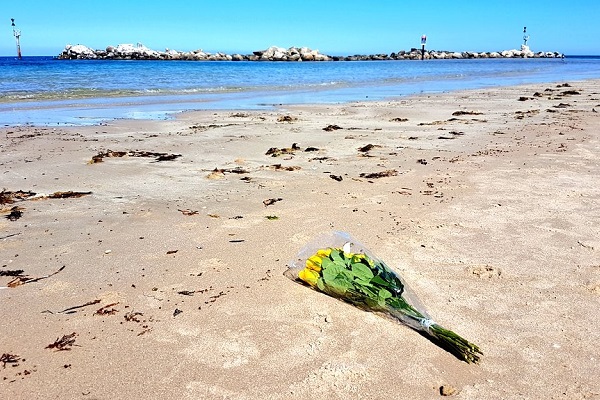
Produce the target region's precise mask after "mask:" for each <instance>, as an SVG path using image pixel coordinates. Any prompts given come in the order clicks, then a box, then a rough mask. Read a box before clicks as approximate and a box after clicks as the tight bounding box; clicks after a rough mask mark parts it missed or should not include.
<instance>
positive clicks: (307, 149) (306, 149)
mask: <svg viewBox="0 0 600 400" xmlns="http://www.w3.org/2000/svg"><path fill="white" fill-rule="evenodd" d="M304 151H305V152H306V153H310V152H311V151H319V149H318V148H317V147H307V148H305V149H304Z"/></svg>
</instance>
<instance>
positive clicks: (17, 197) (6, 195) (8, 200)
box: [0, 189, 36, 204]
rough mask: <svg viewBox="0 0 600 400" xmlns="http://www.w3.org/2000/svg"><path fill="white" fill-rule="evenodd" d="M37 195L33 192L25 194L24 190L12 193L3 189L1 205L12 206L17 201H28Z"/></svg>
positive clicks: (0, 195) (0, 194)
mask: <svg viewBox="0 0 600 400" xmlns="http://www.w3.org/2000/svg"><path fill="white" fill-rule="evenodd" d="M35 195H36V193H34V192H32V191H26V192H25V191H23V190H17V191H16V192H11V191H7V190H6V189H3V190H2V192H0V204H12V203H15V202H17V201H23V200H27V199H28V198H30V197H33V196H35Z"/></svg>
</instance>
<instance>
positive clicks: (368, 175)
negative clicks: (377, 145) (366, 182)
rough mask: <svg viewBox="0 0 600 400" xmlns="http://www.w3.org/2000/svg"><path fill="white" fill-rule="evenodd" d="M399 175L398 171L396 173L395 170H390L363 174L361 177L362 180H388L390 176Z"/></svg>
mask: <svg viewBox="0 0 600 400" xmlns="http://www.w3.org/2000/svg"><path fill="white" fill-rule="evenodd" d="M396 175H398V171H396V170H395V169H388V170H386V171H381V172H370V173H367V172H363V173H361V174H360V175H359V176H360V177H361V178H365V179H377V178H386V177H388V176H396Z"/></svg>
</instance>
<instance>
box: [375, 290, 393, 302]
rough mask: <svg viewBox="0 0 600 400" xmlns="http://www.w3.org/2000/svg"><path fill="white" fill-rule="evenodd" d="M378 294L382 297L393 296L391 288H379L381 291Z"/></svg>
mask: <svg viewBox="0 0 600 400" xmlns="http://www.w3.org/2000/svg"><path fill="white" fill-rule="evenodd" d="M377 296H378V297H379V298H380V299H384V300H385V299H389V298H390V297H392V294H391V293H390V291H389V290H385V289H383V288H381V289H379V293H378V294H377Z"/></svg>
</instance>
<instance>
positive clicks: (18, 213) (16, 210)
mask: <svg viewBox="0 0 600 400" xmlns="http://www.w3.org/2000/svg"><path fill="white" fill-rule="evenodd" d="M23 210H24V208H23V207H19V206H14V207H12V208H11V209H10V213H9V214H8V215H6V216H5V218H6V219H7V220H9V221H16V220H18V219H19V218H21V217H22V216H23Z"/></svg>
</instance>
